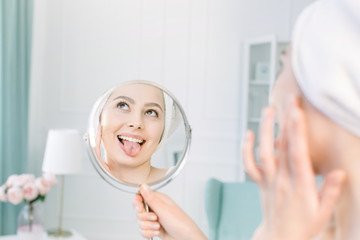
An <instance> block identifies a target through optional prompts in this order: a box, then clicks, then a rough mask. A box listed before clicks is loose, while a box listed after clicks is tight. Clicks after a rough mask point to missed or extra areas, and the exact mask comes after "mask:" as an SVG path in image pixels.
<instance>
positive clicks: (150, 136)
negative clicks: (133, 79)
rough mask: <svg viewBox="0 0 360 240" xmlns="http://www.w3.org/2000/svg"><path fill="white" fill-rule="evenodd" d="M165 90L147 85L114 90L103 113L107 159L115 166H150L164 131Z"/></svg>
mask: <svg viewBox="0 0 360 240" xmlns="http://www.w3.org/2000/svg"><path fill="white" fill-rule="evenodd" d="M164 119H165V103H164V95H163V92H162V91H161V90H160V89H158V88H157V87H154V86H151V85H148V84H141V83H139V84H128V85H123V86H121V87H119V88H117V89H115V90H114V91H113V93H112V94H111V95H110V97H109V99H108V100H107V102H106V104H105V106H104V108H103V111H102V113H101V121H100V124H101V128H102V144H103V147H104V151H105V161H106V162H107V164H108V165H109V167H110V169H111V168H112V167H113V166H122V167H136V166H139V165H142V164H144V163H146V164H149V165H150V160H151V156H152V155H153V153H154V152H155V150H156V148H157V146H158V144H159V142H160V140H161V136H162V133H163V131H164V124H165V123H164V122H165V120H164Z"/></svg>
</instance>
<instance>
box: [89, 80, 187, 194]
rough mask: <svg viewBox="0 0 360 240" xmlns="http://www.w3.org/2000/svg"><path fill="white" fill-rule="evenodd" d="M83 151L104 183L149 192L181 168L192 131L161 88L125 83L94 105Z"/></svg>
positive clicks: (152, 85)
mask: <svg viewBox="0 0 360 240" xmlns="http://www.w3.org/2000/svg"><path fill="white" fill-rule="evenodd" d="M87 134H88V136H87V142H88V151H89V155H90V158H91V160H92V163H93V165H94V167H95V169H96V170H97V172H98V173H99V174H100V176H101V177H102V178H103V179H105V180H106V181H107V182H108V183H110V184H111V185H113V186H114V187H116V188H118V189H120V190H123V191H126V192H131V193H136V192H137V191H138V186H139V185H140V184H142V183H147V184H148V185H150V187H151V188H152V189H154V190H156V189H158V188H160V187H162V186H164V185H165V184H167V183H168V182H170V181H171V180H172V179H173V178H174V177H175V176H176V175H177V174H178V173H179V172H180V171H181V169H182V168H183V166H184V164H185V158H186V156H187V153H188V151H189V146H190V140H191V130H190V126H189V123H188V121H187V118H186V115H185V113H184V111H183V109H182V107H181V105H180V104H179V102H178V101H177V100H176V99H175V97H174V96H173V95H172V94H171V93H170V92H169V91H167V90H166V89H164V88H163V87H161V86H160V85H157V84H154V83H152V82H148V81H130V82H126V83H123V84H121V85H120V86H116V87H113V88H111V89H110V90H108V91H107V92H106V93H105V94H104V95H103V96H101V97H100V98H99V99H98V100H97V101H96V103H95V104H94V106H93V109H92V111H91V115H90V119H89V129H88V133H87Z"/></svg>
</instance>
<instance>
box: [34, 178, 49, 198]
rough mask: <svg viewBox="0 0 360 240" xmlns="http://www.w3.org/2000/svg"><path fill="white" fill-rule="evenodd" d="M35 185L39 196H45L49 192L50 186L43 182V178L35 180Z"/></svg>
mask: <svg viewBox="0 0 360 240" xmlns="http://www.w3.org/2000/svg"><path fill="white" fill-rule="evenodd" d="M35 185H36V188H37V190H38V191H39V193H40V195H45V194H47V193H48V192H49V191H50V185H49V184H48V183H47V182H46V181H44V179H43V178H37V179H36V180H35Z"/></svg>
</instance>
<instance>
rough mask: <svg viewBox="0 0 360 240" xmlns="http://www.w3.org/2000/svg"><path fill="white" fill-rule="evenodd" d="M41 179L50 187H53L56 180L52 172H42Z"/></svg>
mask: <svg viewBox="0 0 360 240" xmlns="http://www.w3.org/2000/svg"><path fill="white" fill-rule="evenodd" d="M42 179H43V182H44V184H45V183H46V184H48V185H49V186H50V187H53V186H55V185H56V183H57V181H56V177H55V175H54V174H52V173H44V174H43V175H42Z"/></svg>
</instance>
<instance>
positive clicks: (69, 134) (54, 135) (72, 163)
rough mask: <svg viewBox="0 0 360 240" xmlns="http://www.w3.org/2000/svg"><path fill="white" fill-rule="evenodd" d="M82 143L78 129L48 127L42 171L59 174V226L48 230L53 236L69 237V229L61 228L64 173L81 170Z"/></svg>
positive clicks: (74, 172) (73, 172)
mask: <svg viewBox="0 0 360 240" xmlns="http://www.w3.org/2000/svg"><path fill="white" fill-rule="evenodd" d="M83 153H84V151H83V144H82V140H81V136H80V133H79V131H77V130H75V129H50V130H49V132H48V136H47V142H46V148H45V154H44V161H43V166H42V170H43V172H47V173H53V174H55V175H59V176H60V209H59V226H58V228H57V229H55V230H50V231H48V235H49V236H51V237H55V238H64V237H70V236H71V235H72V234H71V232H70V231H66V230H63V229H62V215H63V200H64V175H69V174H76V173H79V172H81V170H82V160H83Z"/></svg>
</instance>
